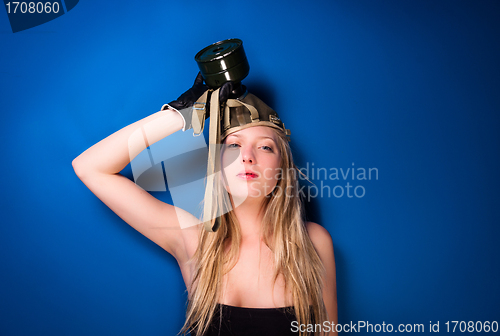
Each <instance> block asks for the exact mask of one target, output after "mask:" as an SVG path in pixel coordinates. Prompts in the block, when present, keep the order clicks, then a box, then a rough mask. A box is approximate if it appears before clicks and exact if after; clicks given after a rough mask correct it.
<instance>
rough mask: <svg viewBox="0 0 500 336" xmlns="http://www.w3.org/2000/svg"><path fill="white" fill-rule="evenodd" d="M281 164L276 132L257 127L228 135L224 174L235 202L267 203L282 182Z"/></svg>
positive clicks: (223, 167) (223, 156)
mask: <svg viewBox="0 0 500 336" xmlns="http://www.w3.org/2000/svg"><path fill="white" fill-rule="evenodd" d="M280 161H281V153H280V151H279V148H278V143H277V135H276V133H275V131H274V130H273V129H272V128H270V127H266V126H253V127H249V128H245V129H243V130H241V131H238V132H235V133H232V134H230V135H228V136H227V138H226V140H225V141H224V146H223V149H222V171H223V173H224V177H225V179H226V183H227V184H226V189H227V190H228V192H229V193H230V194H231V196H232V197H233V200H235V202H236V203H241V202H243V201H244V200H245V199H246V198H247V197H252V198H262V199H264V197H265V196H267V195H268V194H269V193H271V191H272V190H273V189H274V187H275V186H276V184H277V182H278V180H279V177H280Z"/></svg>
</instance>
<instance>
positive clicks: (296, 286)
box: [181, 129, 327, 335]
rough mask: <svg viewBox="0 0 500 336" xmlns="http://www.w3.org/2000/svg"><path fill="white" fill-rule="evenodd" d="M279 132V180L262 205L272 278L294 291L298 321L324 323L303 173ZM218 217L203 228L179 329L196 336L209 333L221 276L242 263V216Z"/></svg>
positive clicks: (320, 275)
mask: <svg viewBox="0 0 500 336" xmlns="http://www.w3.org/2000/svg"><path fill="white" fill-rule="evenodd" d="M275 130H276V129H275ZM276 134H277V135H278V136H277V142H278V147H279V149H280V153H281V164H280V166H281V178H280V179H279V181H278V183H277V185H276V187H275V189H274V190H273V192H272V193H271V194H270V195H269V196H268V197H267V198H266V201H265V204H264V208H263V210H264V216H263V221H262V236H263V239H264V242H265V243H266V244H267V246H268V247H269V248H270V249H271V251H272V253H273V256H274V260H273V262H274V281H276V280H277V278H278V276H279V275H280V274H281V275H282V276H283V278H284V280H285V288H286V289H287V290H291V293H292V301H293V302H292V303H293V310H294V313H295V316H296V318H297V321H298V322H299V323H300V324H309V323H312V324H314V323H322V322H323V321H326V319H327V314H326V308H325V305H324V302H323V295H322V293H323V292H322V289H323V281H322V278H323V275H324V272H325V270H324V267H323V264H322V262H321V260H320V258H319V256H318V254H317V252H316V250H315V249H314V246H313V244H312V242H311V239H310V238H309V235H308V233H307V230H306V227H305V222H304V213H303V206H302V201H301V199H300V195H299V181H298V174H299V173H300V171H299V170H298V169H297V167H296V166H295V164H294V163H293V158H292V153H291V150H290V146H289V145H288V141H287V138H286V135H285V134H284V133H283V132H282V131H280V130H276ZM217 185H218V188H219V191H223V190H221V189H222V188H223V186H222V183H218V184H217ZM221 194H222V193H221V192H218V193H217V195H221ZM225 202H227V201H225V200H224V199H223V198H221V197H218V202H217V203H218V204H219V206H220V207H222V208H223V207H225V206H227V204H223V203H225ZM219 219H220V220H221V223H220V228H219V230H218V231H217V232H206V231H205V230H203V229H201V230H202V231H201V234H200V241H199V244H198V248H197V250H196V252H195V254H194V256H193V259H192V262H194V263H195V273H194V277H193V280H192V283H191V288H190V294H191V295H190V300H189V302H188V308H187V316H186V322H185V324H184V326H183V328H182V330H181V333H187V332H189V331H191V332H192V331H194V330H196V332H197V334H198V335H203V334H204V333H205V332H206V331H207V329H208V327H209V325H210V322H211V320H212V318H213V316H214V315H215V313H216V309H217V303H218V302H219V300H220V298H221V294H222V277H223V275H224V274H227V273H228V272H229V271H230V270H231V269H232V268H233V267H234V265H235V264H236V262H237V261H238V256H239V249H240V241H241V231H240V226H239V223H238V220H237V218H236V216H235V214H234V213H233V212H232V211H230V212H228V213H226V214H224V215H222V216H221V217H220V218H219ZM311 306H312V309H311ZM304 334H305V333H302V332H301V333H300V335H304Z"/></svg>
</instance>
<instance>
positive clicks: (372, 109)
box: [0, 0, 500, 336]
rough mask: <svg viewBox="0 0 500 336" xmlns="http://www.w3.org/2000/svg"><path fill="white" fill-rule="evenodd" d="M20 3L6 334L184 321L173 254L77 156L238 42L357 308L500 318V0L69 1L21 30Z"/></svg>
mask: <svg viewBox="0 0 500 336" xmlns="http://www.w3.org/2000/svg"><path fill="white" fill-rule="evenodd" d="M59 2H61V5H64V1H59ZM59 2H58V3H59ZM70 2H71V5H69V3H70ZM4 3H5V4H6V5H5V11H3V10H0V12H1V13H0V45H1V51H0V80H1V82H0V106H1V107H0V108H1V116H2V122H1V123H0V129H1V132H0V134H1V140H2V141H1V142H0V149H1V154H2V156H1V160H2V162H1V163H2V164H1V166H0V173H1V186H2V188H1V202H0V216H1V217H0V218H1V219H0V220H1V225H0V252H1V253H0V270H1V276H0V302H1V305H0V334H1V335H16V336H18V335H75V336H77V335H81V336H87V335H175V334H177V333H178V332H179V330H180V329H181V327H182V324H183V321H184V314H185V301H186V292H185V287H184V284H183V281H182V278H181V274H180V272H179V270H178V266H177V264H176V262H175V260H174V259H173V258H172V257H171V256H170V255H169V254H168V253H166V252H165V251H163V250H162V249H161V248H159V247H157V246H156V245H155V244H154V243H152V242H150V241H149V240H148V239H146V238H144V237H143V236H141V235H140V234H139V233H137V232H136V231H135V230H134V229H132V228H130V227H129V226H128V225H127V224H126V223H124V222H123V221H122V220H121V219H120V218H119V217H118V216H116V215H115V214H114V213H113V212H111V211H110V210H109V209H108V208H107V207H106V206H105V205H104V204H103V203H102V202H101V201H100V200H99V199H97V198H96V197H95V196H94V195H93V194H92V193H91V192H90V191H89V190H88V189H87V188H86V187H85V186H84V185H83V183H82V182H81V181H80V180H79V179H78V178H77V176H76V175H75V174H74V172H73V169H72V166H71V161H72V160H73V159H74V158H75V157H76V156H78V155H79V154H80V153H81V152H83V151H84V150H85V149H87V148H88V147H90V146H92V145H93V144H94V143H96V142H98V141H99V140H101V139H103V138H105V137H106V136H108V135H109V134H111V133H113V132H115V131H116V130H118V129H120V128H122V127H124V126H126V125H128V124H130V123H132V122H134V121H137V120H139V119H142V118H143V117H146V116H148V115H150V114H152V113H154V112H156V111H158V110H159V108H160V107H161V106H162V104H164V103H167V102H169V101H171V100H173V99H175V98H176V97H177V96H178V95H179V94H180V93H182V92H184V91H185V90H186V89H187V88H189V87H190V86H191V84H192V82H193V80H194V77H195V76H196V73H197V71H198V69H197V65H196V63H195V61H194V55H195V54H196V52H197V51H199V50H200V49H201V48H203V47H205V46H207V45H209V44H211V43H214V42H216V41H220V40H224V39H227V38H233V37H237V38H240V39H242V40H243V43H244V46H245V51H246V54H247V57H248V60H249V63H250V68H251V69H250V74H249V76H248V77H247V78H246V79H245V81H244V83H245V84H246V85H247V86H248V87H249V90H250V91H251V92H253V93H256V94H257V95H258V96H259V97H261V98H263V99H264V100H265V101H266V102H268V104H269V105H271V106H272V107H273V108H274V109H276V110H277V111H278V113H279V114H280V116H281V118H282V119H283V121H284V122H285V124H286V126H287V128H289V129H291V131H292V135H291V139H292V142H291V144H292V149H293V151H294V155H295V160H296V163H297V164H298V166H299V167H302V168H303V172H305V173H306V174H307V175H308V176H309V178H310V180H311V182H313V184H309V183H306V184H304V186H305V187H304V190H305V191H306V192H305V194H306V196H307V197H306V201H307V215H308V218H309V219H310V220H313V221H315V222H318V223H319V224H321V225H322V226H324V227H325V228H326V229H327V230H328V231H329V232H330V234H331V236H332V238H333V243H334V247H335V255H336V266H337V288H338V309H339V321H340V323H343V324H348V323H351V322H352V323H354V324H356V323H358V322H359V321H365V322H366V323H370V324H372V325H374V327H373V328H377V327H376V325H379V326H381V325H382V324H383V323H385V324H386V325H388V324H391V325H392V326H393V327H394V329H397V328H398V326H399V325H400V324H402V325H403V326H404V328H406V330H407V331H408V330H409V329H408V328H413V326H414V325H416V324H422V325H423V326H424V330H423V333H424V334H430V333H436V332H431V331H432V330H434V331H437V330H436V328H435V325H436V324H437V323H439V327H440V329H439V332H441V333H447V329H446V328H447V325H446V322H448V321H459V322H460V321H465V322H466V323H467V324H469V321H472V322H473V323H474V325H475V326H474V328H478V327H479V326H483V327H484V326H485V325H486V322H487V321H489V323H490V326H491V327H492V328H494V325H495V324H494V323H493V321H497V323H498V321H499V320H500V308H499V305H498V302H500V290H499V285H498V284H499V283H500V267H499V266H500V264H499V256H500V247H499V244H498V237H499V234H500V230H499V227H498V224H499V223H500V214H499V207H498V205H497V203H498V201H499V196H498V190H499V187H500V179H499V173H498V172H499V171H500V160H499V157H498V156H499V153H500V136H499V132H498V130H499V128H500V118H499V112H500V95H499V92H500V66H499V60H500V43H499V36H500V35H499V29H500V21H499V20H498V17H499V15H500V2H498V1H493V0H482V1H382V0H381V1H372V0H370V1H368V0H366V1H365V0H362V1H348V0H342V1H309V2H299V1H260V0H259V1H252V2H241V1H217V2H209V1H188V2H182V1H146V2H139V1H135V2H129V1H90V0H82V1H80V2H78V1H66V4H65V6H63V7H64V8H62V7H61V8H62V9H61V10H64V13H63V14H61V15H59V16H58V17H55V18H54V19H52V20H51V21H48V22H46V23H43V24H40V25H36V26H33V27H31V28H26V29H22V30H20V31H17V32H15V33H14V32H13V29H14V26H11V21H12V20H14V19H12V20H10V17H9V15H8V10H9V8H8V7H7V2H6V1H5V2H4ZM11 5H12V3H11ZM25 6H27V5H25ZM26 8H28V7H25V9H26ZM21 9H22V7H20V8H19V10H21ZM54 9H55V7H54ZM69 9H71V10H69ZM11 10H12V8H11ZM22 18H25V19H26V17H22ZM26 20H28V21H29V20H30V18H27V19H26ZM16 22H17V21H16ZM16 24H18V26H16V27H21V25H22V24H24V23H23V22H21V23H16ZM22 27H24V26H22ZM177 145H178V146H181V145H182V144H180V143H178V144H177ZM363 172H365V174H363ZM128 173H129V174H130V172H128ZM124 174H127V172H124ZM155 195H157V196H158V197H166V198H167V199H168V197H169V196H168V192H164V193H162V192H157V193H155ZM478 321H479V322H480V323H479V324H478V323H476V322H478ZM433 325H434V328H432V326H433ZM448 325H449V326H450V328H451V327H453V324H448ZM463 325H464V324H463V323H462V330H463ZM408 326H410V327H408ZM459 328H460V323H458V326H457V329H456V330H455V332H458V330H459ZM497 328H498V324H497ZM483 329H484V328H483ZM474 330H477V329H474ZM376 331H377V330H374V332H376ZM469 331H470V329H469V330H468V332H469ZM393 332H395V331H393ZM450 332H451V330H450ZM357 333H360V334H368V333H370V330H368V329H367V328H366V329H360V330H357ZM380 333H383V331H380ZM386 333H389V331H387V330H386ZM490 333H492V331H490Z"/></svg>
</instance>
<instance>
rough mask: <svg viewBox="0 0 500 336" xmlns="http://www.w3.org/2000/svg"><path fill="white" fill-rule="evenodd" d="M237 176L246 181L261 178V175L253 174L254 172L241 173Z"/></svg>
mask: <svg viewBox="0 0 500 336" xmlns="http://www.w3.org/2000/svg"><path fill="white" fill-rule="evenodd" d="M237 176H238V177H239V178H241V179H244V180H253V179H255V178H257V177H259V175H257V174H255V173H252V172H245V173H240V174H238V175H237Z"/></svg>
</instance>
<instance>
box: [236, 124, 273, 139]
mask: <svg viewBox="0 0 500 336" xmlns="http://www.w3.org/2000/svg"><path fill="white" fill-rule="evenodd" d="M231 137H234V138H270V139H271V140H274V141H276V132H275V131H274V130H273V129H272V128H271V127H267V126H253V127H247V128H244V129H242V130H239V131H237V132H234V133H231V134H229V135H228V136H227V137H226V139H228V138H231Z"/></svg>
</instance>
